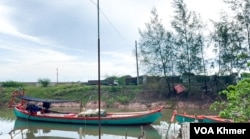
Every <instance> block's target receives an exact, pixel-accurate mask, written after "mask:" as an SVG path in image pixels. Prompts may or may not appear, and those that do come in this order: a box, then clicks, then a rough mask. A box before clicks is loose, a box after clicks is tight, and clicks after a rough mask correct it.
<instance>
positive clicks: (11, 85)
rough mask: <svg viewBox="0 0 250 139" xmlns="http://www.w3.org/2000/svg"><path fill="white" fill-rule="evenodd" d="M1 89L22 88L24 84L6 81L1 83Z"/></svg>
mask: <svg viewBox="0 0 250 139" xmlns="http://www.w3.org/2000/svg"><path fill="white" fill-rule="evenodd" d="M2 86H3V87H23V86H24V84H23V83H20V82H16V81H6V82H3V83H2Z"/></svg>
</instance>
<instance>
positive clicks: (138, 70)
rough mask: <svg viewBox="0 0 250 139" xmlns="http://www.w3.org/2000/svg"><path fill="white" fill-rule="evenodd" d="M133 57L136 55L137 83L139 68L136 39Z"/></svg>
mask: <svg viewBox="0 0 250 139" xmlns="http://www.w3.org/2000/svg"><path fill="white" fill-rule="evenodd" d="M135 57H136V71H137V85H139V83H140V82H139V68H138V54H137V41H135Z"/></svg>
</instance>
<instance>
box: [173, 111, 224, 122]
mask: <svg viewBox="0 0 250 139" xmlns="http://www.w3.org/2000/svg"><path fill="white" fill-rule="evenodd" d="M215 118H219V116H217V115H197V114H187V113H186V112H184V113H182V114H181V113H177V111H176V110H174V112H173V115H172V119H171V122H173V121H174V120H176V121H177V122H178V123H184V122H189V123H207V122H209V121H208V120H207V119H215ZM205 119H206V120H205Z"/></svg>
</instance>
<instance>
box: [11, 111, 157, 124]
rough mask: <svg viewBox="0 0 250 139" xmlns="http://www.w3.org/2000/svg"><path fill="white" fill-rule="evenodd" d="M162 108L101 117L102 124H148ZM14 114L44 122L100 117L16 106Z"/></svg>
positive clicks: (80, 121) (86, 120) (87, 120)
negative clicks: (53, 113) (36, 111)
mask: <svg viewBox="0 0 250 139" xmlns="http://www.w3.org/2000/svg"><path fill="white" fill-rule="evenodd" d="M161 110H162V109H158V110H154V111H150V112H148V113H143V114H139V113H138V114H134V115H129V114H128V116H127V117H125V116H122V115H119V114H117V115H114V116H112V117H109V116H107V117H100V124H102V125H147V124H152V123H154V122H155V121H156V120H157V119H158V118H160V117H161ZM14 114H15V116H16V117H17V118H21V119H26V120H32V121H42V122H56V123H68V124H89V125H98V124H99V117H76V116H75V115H74V114H64V115H59V116H48V115H39V114H29V113H28V112H27V111H26V110H21V109H18V108H17V107H15V108H14Z"/></svg>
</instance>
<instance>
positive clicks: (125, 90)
mask: <svg viewBox="0 0 250 139" xmlns="http://www.w3.org/2000/svg"><path fill="white" fill-rule="evenodd" d="M17 89H18V88H16V87H3V88H2V89H1V90H0V102H1V103H0V106H1V105H2V106H3V105H6V104H8V102H9V101H10V99H11V95H12V92H13V91H15V90H17ZM23 90H24V92H25V94H26V95H30V96H33V97H38V98H46V99H66V100H76V101H81V102H82V103H83V104H86V103H87V102H88V101H96V100H98V87H97V86H96V85H85V84H59V85H55V86H48V87H42V86H34V85H26V86H24V87H23ZM140 91H141V90H140V87H138V86H101V95H102V96H101V99H102V101H105V102H106V103H107V106H110V105H112V104H113V103H114V102H120V103H122V104H127V103H129V102H130V101H132V100H133V99H134V98H135V96H136V95H137V94H138V92H140Z"/></svg>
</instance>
